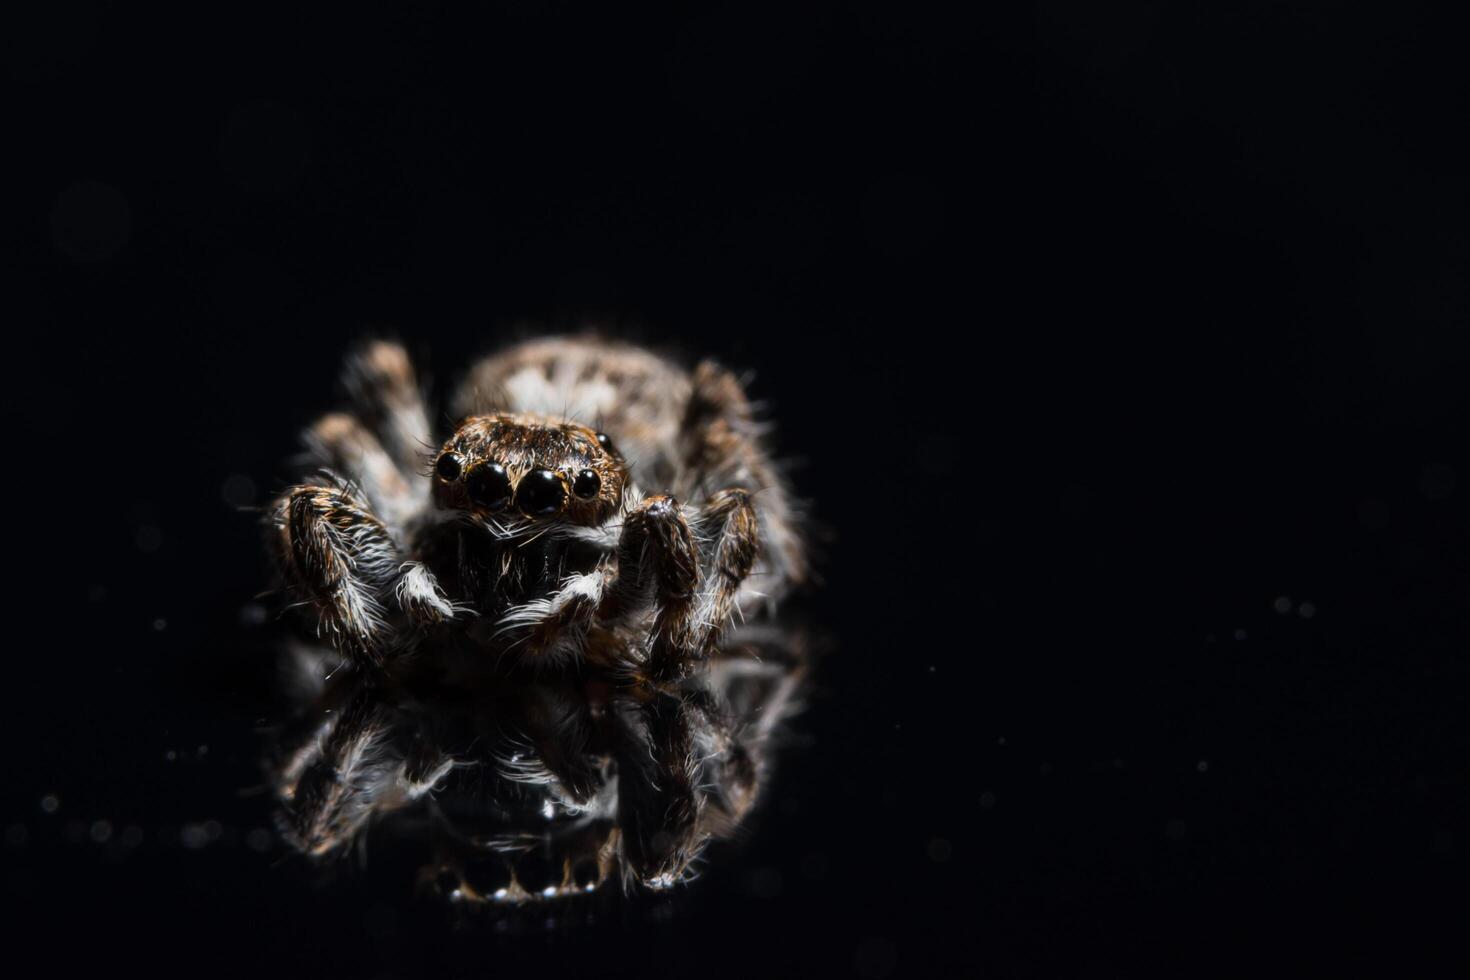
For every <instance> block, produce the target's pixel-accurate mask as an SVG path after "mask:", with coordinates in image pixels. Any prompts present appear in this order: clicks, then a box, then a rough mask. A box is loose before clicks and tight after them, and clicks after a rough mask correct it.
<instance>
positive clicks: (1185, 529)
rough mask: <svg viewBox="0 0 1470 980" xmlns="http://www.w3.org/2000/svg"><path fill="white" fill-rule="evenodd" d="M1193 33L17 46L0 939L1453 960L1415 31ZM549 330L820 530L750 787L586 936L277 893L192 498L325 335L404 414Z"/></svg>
mask: <svg viewBox="0 0 1470 980" xmlns="http://www.w3.org/2000/svg"><path fill="white" fill-rule="evenodd" d="M36 6H39V5H36ZM1221 6H1222V7H1225V8H1226V9H1216V10H1198V9H1194V8H1193V7H1191V6H1186V5H1174V4H1156V5H1144V4H1126V3H1125V4H1109V5H1097V4H1086V3H1074V4H1067V3H1045V4H1041V5H1039V6H1037V7H1035V8H1034V9H1033V8H1030V7H1026V6H1024V5H1023V6H1015V7H1013V9H1012V10H1011V11H1010V12H1009V14H1008V15H1007V16H1005V17H991V16H990V15H989V14H986V15H984V16H982V17H976V18H974V19H971V18H970V17H965V18H961V17H960V16H959V15H958V14H957V13H952V12H941V11H937V10H930V11H925V10H922V9H919V8H913V7H909V6H908V5H902V6H900V5H879V4H866V5H857V6H852V5H838V4H827V3H821V4H811V5H805V4H804V5H790V6H788V7H784V8H782V9H780V10H778V11H773V12H758V11H756V10H754V9H753V8H751V7H749V6H747V5H743V4H730V5H724V6H716V5H698V6H696V7H692V8H690V9H686V10H682V11H666V10H659V11H653V10H647V9H645V10H628V9H624V8H623V7H622V5H604V7H603V8H602V9H601V10H600V11H599V12H593V13H587V12H583V11H579V10H574V9H572V8H571V7H569V6H566V5H562V4H557V3H540V4H538V3H514V4H501V5H491V6H488V7H486V8H485V9H477V10H476V11H475V12H474V13H473V14H470V13H467V12H466V11H464V10H461V9H460V6H459V5H449V4H425V5H421V6H404V7H401V8H394V9H382V8H380V7H377V6H375V5H359V6H354V7H352V8H343V9H340V10H339V9H328V8H326V7H320V6H313V5H301V6H300V7H299V8H292V9H286V10H280V9H274V8H271V7H268V6H264V5H260V4H245V5H238V6H230V7H226V6H221V5H214V4H209V5H191V6H189V7H182V6H181V7H179V8H177V9H164V8H162V7H160V6H159V5H133V6H123V5H116V6H101V7H97V6H87V5H71V4H49V5H46V7H45V9H44V10H38V11H35V12H33V13H32V14H28V15H26V16H25V17H23V18H22V20H21V22H19V23H10V24H7V25H6V29H5V31H4V38H5V40H4V60H5V68H6V70H7V72H8V82H7V88H8V90H9V93H10V101H9V108H8V109H7V110H6V112H5V129H6V140H5V142H6V144H7V146H8V151H7V153H6V156H7V157H8V158H9V159H10V162H12V163H18V164H19V165H20V166H19V167H18V169H17V171H15V172H14V173H13V174H12V176H11V177H9V178H6V189H7V193H6V194H5V199H4V200H5V203H4V212H3V215H0V223H3V228H4V234H5V235H6V236H7V244H8V246H9V249H10V251H11V254H12V259H10V260H8V261H7V263H6V269H7V272H8V276H7V280H8V281H7V284H6V288H5V297H6V301H5V317H4V322H5V324H6V327H7V333H8V341H7V353H8V356H7V357H6V358H5V360H4V362H3V368H0V370H4V371H5V373H6V374H7V376H8V377H7V383H6V384H5V385H4V389H5V411H6V418H7V419H8V421H9V426H8V430H7V434H8V436H9V439H10V442H11V444H12V446H13V449H12V453H11V458H12V472H11V475H10V478H9V479H7V481H6V486H7V489H8V492H9V494H10V495H11V496H12V500H11V501H10V505H11V506H10V512H11V515H12V520H13V525H12V528H11V533H10V534H9V535H8V537H9V539H10V544H11V551H10V554H9V555H8V560H7V561H6V565H7V568H8V571H9V573H10V575H11V576H12V578H13V582H12V584H11V586H10V587H9V589H10V592H9V596H10V601H9V602H8V603H7V608H8V610H9V615H10V617H11V620H12V634H11V635H12V641H11V642H10V643H9V644H7V650H6V653H5V662H6V665H7V671H8V674H9V677H8V679H7V680H6V682H5V688H4V689H5V691H6V692H7V694H8V697H7V698H6V699H5V701H6V707H5V709H4V716H5V719H6V722H7V727H8V728H11V727H13V729H14V733H13V735H12V736H11V737H10V739H9V740H8V741H7V742H6V764H5V770H4V771H5V778H4V780H3V787H0V793H3V801H4V805H3V811H0V823H3V828H0V829H3V831H4V834H5V843H4V845H3V851H0V857H3V862H4V864H3V867H4V881H5V900H6V902H7V904H9V905H12V906H13V909H12V910H10V912H9V913H8V915H7V926H8V927H9V928H8V929H7V931H11V930H13V934H14V935H15V936H18V937H21V938H22V945H30V944H35V945H36V946H38V947H39V948H43V949H45V950H47V951H48V955H49V961H50V963H51V964H52V966H53V968H54V969H61V970H63V971H66V970H69V969H70V968H71V967H74V966H79V965H83V964H86V965H92V966H97V967H102V968H106V969H110V970H113V971H114V972H115V971H116V970H117V969H119V968H120V967H121V965H122V964H125V963H142V964H150V965H152V967H154V968H156V969H157V970H159V971H161V972H166V973H174V972H184V971H187V972H190V973H192V974H198V973H201V972H208V973H210V974H215V973H224V974H253V975H257V976H260V975H269V974H272V973H287V974H291V975H297V974H311V973H315V974H318V975H325V976H334V977H335V976H354V975H361V976H363V977H366V978H376V977H388V976H413V975H427V974H428V973H429V972H430V971H433V972H437V973H446V974H448V975H453V976H472V975H476V976H478V975H505V976H514V975H541V976H545V975H550V976H561V975H585V974H589V973H592V972H593V971H601V972H606V973H609V974H614V975H616V974H634V973H637V974H639V975H691V974H699V975H710V976H724V975H731V976H734V975H740V976H753V975H762V974H766V975H776V976H782V975H810V974H817V975H833V976H859V977H864V976H885V975H895V976H896V975H915V974H921V973H923V972H925V971H933V970H936V969H937V970H941V971H944V972H953V971H957V970H958V969H960V968H961V967H983V968H986V969H988V970H991V971H993V972H996V973H1000V974H1017V973H1019V974H1030V975H1037V976H1053V975H1087V976H1107V975H1113V974H1115V973H1116V974H1120V975H1138V974H1140V973H1145V974H1146V973H1153V972H1171V973H1176V974H1179V975H1199V974H1204V973H1212V972H1215V971H1216V970H1219V971H1222V972H1225V971H1231V970H1237V969H1240V968H1242V967H1253V968H1256V969H1261V970H1268V969H1269V970H1276V969H1283V968H1285V969H1289V970H1291V971H1293V972H1315V970H1317V969H1322V968H1326V967H1328V966H1333V967H1340V966H1344V965H1348V964H1354V965H1362V964H1365V963H1366V964H1370V965H1372V966H1375V967H1378V968H1385V967H1388V966H1394V967H1403V966H1404V965H1405V963H1406V961H1408V962H1413V963H1415V964H1419V963H1421V962H1423V961H1427V960H1438V961H1440V962H1441V963H1446V964H1454V963H1462V961H1463V958H1464V949H1463V944H1462V943H1461V942H1460V941H1459V940H1458V938H1457V934H1458V932H1460V931H1461V928H1462V925H1463V921H1464V911H1465V899H1464V895H1465V886H1464V881H1465V878H1466V871H1467V854H1470V833H1467V831H1466V829H1465V822H1466V819H1467V817H1470V791H1467V784H1466V780H1467V760H1470V737H1467V725H1470V712H1467V708H1470V704H1467V690H1470V661H1467V656H1466V653H1465V648H1466V640H1467V635H1466V634H1467V630H1466V615H1465V613H1466V609H1467V600H1470V577H1467V574H1466V565H1467V563H1466V554H1465V549H1466V544H1467V537H1466V523H1467V513H1466V508H1465V500H1466V488H1465V486H1463V485H1462V484H1460V483H1457V477H1459V478H1460V479H1462V480H1463V478H1464V477H1465V475H1467V474H1470V459H1467V454H1466V449H1465V445H1464V439H1463V429H1464V426H1463V424H1462V419H1463V417H1464V415H1465V413H1466V411H1467V408H1470V406H1467V404H1466V399H1465V396H1464V383H1463V380H1464V378H1465V376H1466V371H1467V368H1470V340H1467V333H1466V321H1467V317H1470V279H1467V265H1466V262H1467V258H1470V252H1467V245H1470V240H1467V238H1470V236H1467V228H1470V223H1467V219H1470V206H1467V183H1466V173H1467V168H1470V154H1467V153H1466V152H1465V151H1464V146H1463V145H1462V143H1461V142H1460V139H1461V134H1462V131H1463V129H1464V127H1465V122H1466V115H1467V108H1470V105H1467V102H1466V90H1465V79H1464V72H1463V56H1462V52H1461V51H1460V49H1459V45H1458V43H1457V41H1456V38H1458V37H1461V36H1463V35H1461V34H1460V33H1459V32H1458V31H1457V29H1456V28H1457V25H1455V24H1452V23H1450V22H1449V21H1447V20H1445V19H1442V18H1438V17H1437V16H1436V15H1434V14H1433V13H1432V12H1431V11H1429V10H1421V9H1415V8H1414V7H1412V6H1410V5H1394V6H1393V8H1392V10H1391V12H1390V11H1386V10H1385V11H1378V12H1372V11H1368V10H1352V11H1350V10H1344V9H1339V8H1338V7H1337V6H1336V5H1329V4H1309V3H1289V4H1279V3H1272V4H1262V3H1235V4H1230V5H1221ZM142 7H147V8H148V9H141V8H142ZM588 325H595V326H600V327H602V328H603V329H605V330H608V331H610V332H613V333H616V334H619V335H623V336H629V337H633V338H635V339H640V340H643V341H647V342H649V343H652V344H655V345H658V346H660V347H661V348H662V349H671V350H674V351H676V352H682V353H684V354H685V355H687V356H689V357H699V356H710V355H712V356H716V357H718V358H720V359H721V360H723V361H725V362H726V363H728V364H730V365H732V366H735V367H738V368H742V369H750V370H753V371H754V373H755V380H754V382H753V390H754V392H755V394H756V395H757V397H759V398H761V399H763V400H765V401H766V402H767V403H768V404H769V406H770V409H771V414H772V417H773V418H774V419H775V420H776V422H777V423H778V425H779V449H780V454H781V455H782V457H783V458H786V459H789V460H791V461H792V463H793V470H792V473H793V476H794V479H795V482H796V485H797V487H798V489H799V491H800V493H801V494H802V495H803V496H805V497H807V498H809V499H810V500H811V501H813V506H814V512H815V515H816V518H817V519H818V521H819V522H820V524H821V526H822V527H823V528H824V529H825V531H826V534H825V542H824V545H823V551H824V559H823V562H822V568H823V570H824V573H825V582H824V584H823V586H822V587H821V588H820V589H818V590H814V591H813V592H812V593H811V594H809V595H808V596H806V597H804V598H803V599H802V600H801V601H800V602H799V603H798V606H799V608H800V611H801V613H802V614H803V615H804V616H805V617H806V618H808V619H809V620H811V621H813V622H816V623H819V624H821V626H822V627H823V628H824V629H825V630H827V631H828V632H829V633H830V635H831V637H832V647H833V649H832V652H831V654H830V655H829V656H828V657H827V658H826V659H825V660H824V662H823V663H822V666H821V670H820V676H819V684H818V686H817V689H816V691H815V692H814V694H813V697H812V701H811V704H810V707H809V709H808V710H807V712H806V713H805V714H804V715H803V716H802V718H801V720H800V722H799V723H798V724H797V726H796V727H797V734H798V736H799V737H798V738H797V739H796V740H795V744H793V746H792V747H791V748H789V749H788V750H787V751H786V752H785V753H784V755H783V756H782V759H781V765H780V768H779V772H778V775H777V778H776V781H775V783H774V785H773V787H772V790H771V794H770V797H769V799H768V802H767V804H766V806H765V807H764V809H763V811H762V813H761V815H760V818H759V820H758V821H757V822H756V824H755V826H754V827H753V829H752V833H751V834H750V835H749V838H748V839H747V840H746V841H745V842H744V843H743V844H741V845H739V846H726V847H722V848H719V849H717V850H716V851H714V852H712V860H711V861H710V863H709V866H708V868H707V870H706V872H705V874H704V875H703V878H702V880H701V881H700V882H699V883H698V884H697V885H696V886H694V887H693V888H691V889H689V890H687V891H684V892H681V893H680V894H678V895H677V896H676V897H675V898H674V899H672V900H669V901H657V902H639V901H635V902H631V903H623V904H620V903H616V902H614V903H611V904H607V905H603V906H598V907H596V908H595V909H593V910H592V911H591V913H590V918H591V919H592V920H593V921H591V922H584V921H581V920H582V919H584V918H587V917H589V916H587V915H583V914H582V913H577V914H573V915H563V916H561V917H559V918H558V919H557V920H556V921H553V922H550V923H546V922H542V921H541V920H540V919H537V918H530V919H514V920H510V921H506V922H505V923H504V924H501V925H497V924H496V922H495V920H493V919H488V918H487V919H485V920H484V921H474V920H471V921H469V922H461V923H459V924H457V925H456V924H455V923H453V922H452V921H450V920H449V919H448V917H447V916H446V915H445V914H444V912H443V911H442V910H440V909H439V908H438V907H437V906H433V905H425V904H422V903H416V902H415V901H414V900H413V899H412V897H411V890H410V887H409V878H410V876H411V872H412V869H411V868H409V867H405V866H402V864H401V863H398V862H395V859H394V857H393V855H392V852H391V849H384V850H383V851H382V852H380V853H379V854H376V855H375V854H373V853H370V861H369V866H368V868H367V870H366V871H357V870H352V869H350V868H349V869H344V871H343V873H342V874H340V875H338V876H337V878H336V880H335V881H333V882H328V883H325V884H321V883H318V882H317V881H316V880H315V879H314V878H313V877H312V876H311V875H309V874H308V873H307V872H306V870H305V869H303V868H301V867H300V866H298V865H297V864H296V863H294V862H292V861H290V860H286V859H284V856H283V855H282V853H281V851H280V848H279V845H276V844H269V845H268V846H267V845H264V844H262V840H261V837H260V835H259V834H258V833H256V834H254V835H252V833H251V832H252V831H253V830H257V829H258V828H262V827H265V826H267V825H268V816H269V805H268V803H267V801H266V799H265V798H264V797H262V796H259V795H250V794H249V792H248V790H249V788H250V787H251V786H253V785H255V784H257V783H258V781H259V772H258V769H257V763H256V758H257V755H258V752H259V749H260V747H261V745H262V736H261V735H260V734H259V732H260V729H261V728H262V726H263V725H264V724H265V722H266V721H267V720H268V719H269V717H270V716H271V712H272V710H273V694H272V686H273V685H272V659H271V657H272V654H271V650H272V643H273V642H274V639H275V637H276V633H275V632H274V627H273V626H271V625H269V624H267V625H265V626H261V625H256V624H254V623H253V619H252V608H253V607H252V605H251V603H252V597H253V596H254V594H255V593H256V592H257V591H258V590H259V589H261V588H262V587H264V585H265V581H266V578H265V574H264V567H263V559H262V558H261V556H260V555H259V550H260V549H259V533H258V531H257V528H256V526H255V523H254V522H255V516H254V515H253V514H251V513H248V512H241V511H239V510H238V509H236V507H235V506H234V505H237V504H240V503H247V502H250V501H252V500H253V501H254V502H255V503H259V502H261V501H262V500H264V499H265V498H266V497H267V496H268V495H269V494H270V493H271V492H273V491H274V490H276V489H278V488H279V487H280V486H281V485H282V484H283V482H284V481H285V479H286V477H287V474H288V472H289V471H288V469H287V468H286V466H285V461H286V459H287V457H288V456H289V455H290V454H291V453H292V452H293V451H294V450H295V447H296V443H295V433H296V431H297V430H298V429H299V428H300V427H301V426H302V425H303V424H304V423H306V422H308V421H309V420H310V419H311V418H313V417H314V416H315V415H316V414H318V413H320V412H322V411H324V410H327V409H329V408H331V407H333V406H334V405H335V404H337V399H338V392H337V391H336V389H335V387H334V379H335V377H336V374H337V370H338V366H339V362H340V358H341V355H342V353H343V352H344V350H345V349H346V348H347V347H348V346H349V345H350V343H351V342H352V341H353V340H354V339H356V338H358V337H361V336H363V335H364V334H369V333H385V332H386V333H391V334H393V335H396V336H399V337H401V338H403V339H404V340H405V342H407V343H408V345H409V346H410V348H411V349H412V350H413V351H414V352H415V353H416V355H417V356H418V357H419V359H420V361H421V363H422V365H423V366H424V367H425V368H426V369H427V370H428V371H429V372H430V373H431V374H432V376H433V378H434V380H435V382H436V385H437V390H438V391H440V392H441V393H442V391H443V390H444V389H445V388H446V387H447V386H448V385H449V384H451V383H452V382H453V381H454V380H455V379H456V378H457V377H458V375H459V374H460V373H461V372H462V371H463V370H464V369H465V368H466V366H467V365H468V364H469V363H470V362H471V360H472V359H473V358H474V357H475V356H477V355H479V354H481V353H484V352H486V351H488V350H490V349H493V348H494V347H495V346H496V345H498V344H501V343H504V342H506V341H507V340H509V339H513V338H515V337H519V336H522V335H525V334H526V333H528V332H536V331H540V330H551V329H556V330H567V329H576V328H579V327H583V326H588ZM48 796H49V797H54V798H55V803H56V806H55V812H46V810H45V809H44V808H43V800H45V798H46V797H48ZM189 845H194V846H189ZM261 848H263V850H262V849H261ZM373 858H376V860H373Z"/></svg>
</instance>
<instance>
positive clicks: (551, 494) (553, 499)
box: [516, 470, 567, 517]
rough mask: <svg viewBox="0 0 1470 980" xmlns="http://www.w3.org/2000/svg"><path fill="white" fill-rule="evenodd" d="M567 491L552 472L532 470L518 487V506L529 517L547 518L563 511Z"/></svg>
mask: <svg viewBox="0 0 1470 980" xmlns="http://www.w3.org/2000/svg"><path fill="white" fill-rule="evenodd" d="M566 499H567V491H566V488H565V487H563V486H562V485H561V480H559V479H557V476H556V474H555V473H553V472H551V471H550V470H532V471H531V472H529V473H527V474H526V475H525V476H523V477H521V483H520V486H518V487H516V506H517V507H519V508H520V509H521V512H522V513H524V514H525V515H527V516H528V517H546V516H548V515H550V514H555V513H556V512H557V511H559V510H561V505H562V504H564V503H565V502H566Z"/></svg>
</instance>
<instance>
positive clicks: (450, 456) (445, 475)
mask: <svg viewBox="0 0 1470 980" xmlns="http://www.w3.org/2000/svg"><path fill="white" fill-rule="evenodd" d="M463 469H464V466H463V464H462V463H460V461H459V457H458V456H456V455H454V453H445V454H444V455H443V456H440V457H439V462H437V463H435V464H434V472H436V473H438V474H439V476H440V478H441V479H443V480H445V481H446V482H450V483H452V482H454V481H455V480H458V479H459V474H460V471H461V470H463Z"/></svg>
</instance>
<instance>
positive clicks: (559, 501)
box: [434, 415, 628, 527]
mask: <svg viewBox="0 0 1470 980" xmlns="http://www.w3.org/2000/svg"><path fill="white" fill-rule="evenodd" d="M627 479H628V470H627V467H626V466H625V465H624V463H623V461H622V459H621V458H620V457H619V456H618V455H617V454H616V452H614V450H613V445H612V440H611V439H610V438H609V437H608V436H607V435H606V434H605V433H602V432H596V431H594V430H592V429H589V428H587V427H586V426H582V425H576V424H575V423H571V422H556V421H553V420H551V419H548V418H545V417H543V416H536V415H492V416H487V417H482V418H471V419H466V420H465V421H464V422H462V423H461V424H460V426H459V428H458V429H457V430H455V433H454V435H453V436H452V437H450V439H449V441H448V442H446V443H445V444H444V448H443V449H442V450H441V451H440V452H439V455H438V456H437V457H436V458H435V461H434V499H435V501H436V502H437V503H438V504H439V506H441V507H449V508H454V509H456V510H463V511H469V512H470V513H473V514H475V515H476V516H477V517H480V518H481V519H485V520H490V521H498V520H503V519H505V518H506V517H516V516H519V517H524V518H530V519H559V520H565V521H567V522H568V523H571V524H577V525H582V526H585V527H592V526H596V525H599V524H602V523H604V522H606V521H607V519H608V518H609V517H611V516H612V514H613V513H614V511H616V510H617V508H618V505H619V504H620V503H621V502H622V497H623V486H624V485H625V484H626V483H627Z"/></svg>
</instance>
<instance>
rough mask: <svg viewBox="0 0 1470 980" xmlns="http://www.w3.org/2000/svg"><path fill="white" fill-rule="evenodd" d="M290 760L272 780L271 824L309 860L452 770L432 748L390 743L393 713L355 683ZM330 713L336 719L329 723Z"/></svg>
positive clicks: (374, 693) (334, 847)
mask: <svg viewBox="0 0 1470 980" xmlns="http://www.w3.org/2000/svg"><path fill="white" fill-rule="evenodd" d="M319 713H321V714H322V715H323V717H322V720H321V723H320V725H319V726H318V728H317V730H316V731H315V732H314V733H313V734H312V736H311V737H310V739H309V740H308V741H307V742H306V743H305V744H304V745H302V746H301V747H300V748H298V749H297V750H296V751H295V752H294V753H292V754H291V756H290V757H289V761H288V763H287V765H286V766H285V767H283V768H282V770H281V773H280V776H279V779H278V782H277V796H278V798H279V800H280V802H281V810H280V813H279V814H278V823H279V825H280V828H281V832H282V834H283V835H284V836H285V838H286V840H287V841H288V842H289V843H290V844H291V845H292V846H293V847H295V848H296V849H297V850H299V851H301V852H302V853H304V854H307V855H309V856H311V857H323V856H325V855H327V854H331V853H333V852H335V851H338V850H340V849H341V848H342V847H344V846H346V845H347V844H349V843H351V841H352V840H353V839H354V838H355V837H356V836H357V834H358V832H359V831H361V830H362V828H363V827H364V826H365V825H366V823H367V822H368V821H369V820H370V819H371V818H372V817H373V816H374V815H376V814H380V813H385V812H388V811H390V810H394V809H397V808H398V807H400V806H403V805H404V804H406V803H409V802H411V801H413V800H415V799H417V798H419V797H420V796H422V795H423V794H425V793H427V792H428V791H429V790H431V789H432V788H433V787H434V786H435V785H436V784H437V783H438V782H439V781H440V780H441V779H442V778H443V777H444V776H445V775H446V774H447V773H448V771H449V769H450V768H451V767H452V762H451V761H450V760H449V759H448V758H447V757H445V756H443V755H442V754H440V753H438V752H437V751H434V750H433V749H432V747H430V746H425V745H423V744H420V743H418V742H415V743H414V744H413V745H411V746H410V750H409V751H407V752H405V751H404V749H403V747H402V746H400V745H398V744H397V739H396V733H395V730H394V725H393V713H392V711H391V709H390V708H389V707H388V706H387V705H386V704H385V703H383V701H382V700H381V699H380V697H379V694H378V692H377V691H375V690H374V689H373V688H371V687H369V686H367V685H361V686H359V687H358V688H357V690H355V691H354V692H353V693H352V694H351V696H350V697H349V698H347V699H346V702H345V703H344V704H339V705H338V707H337V710H336V711H335V712H332V711H331V709H330V708H328V709H326V710H323V711H320V712H319ZM333 714H335V717H333Z"/></svg>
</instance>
